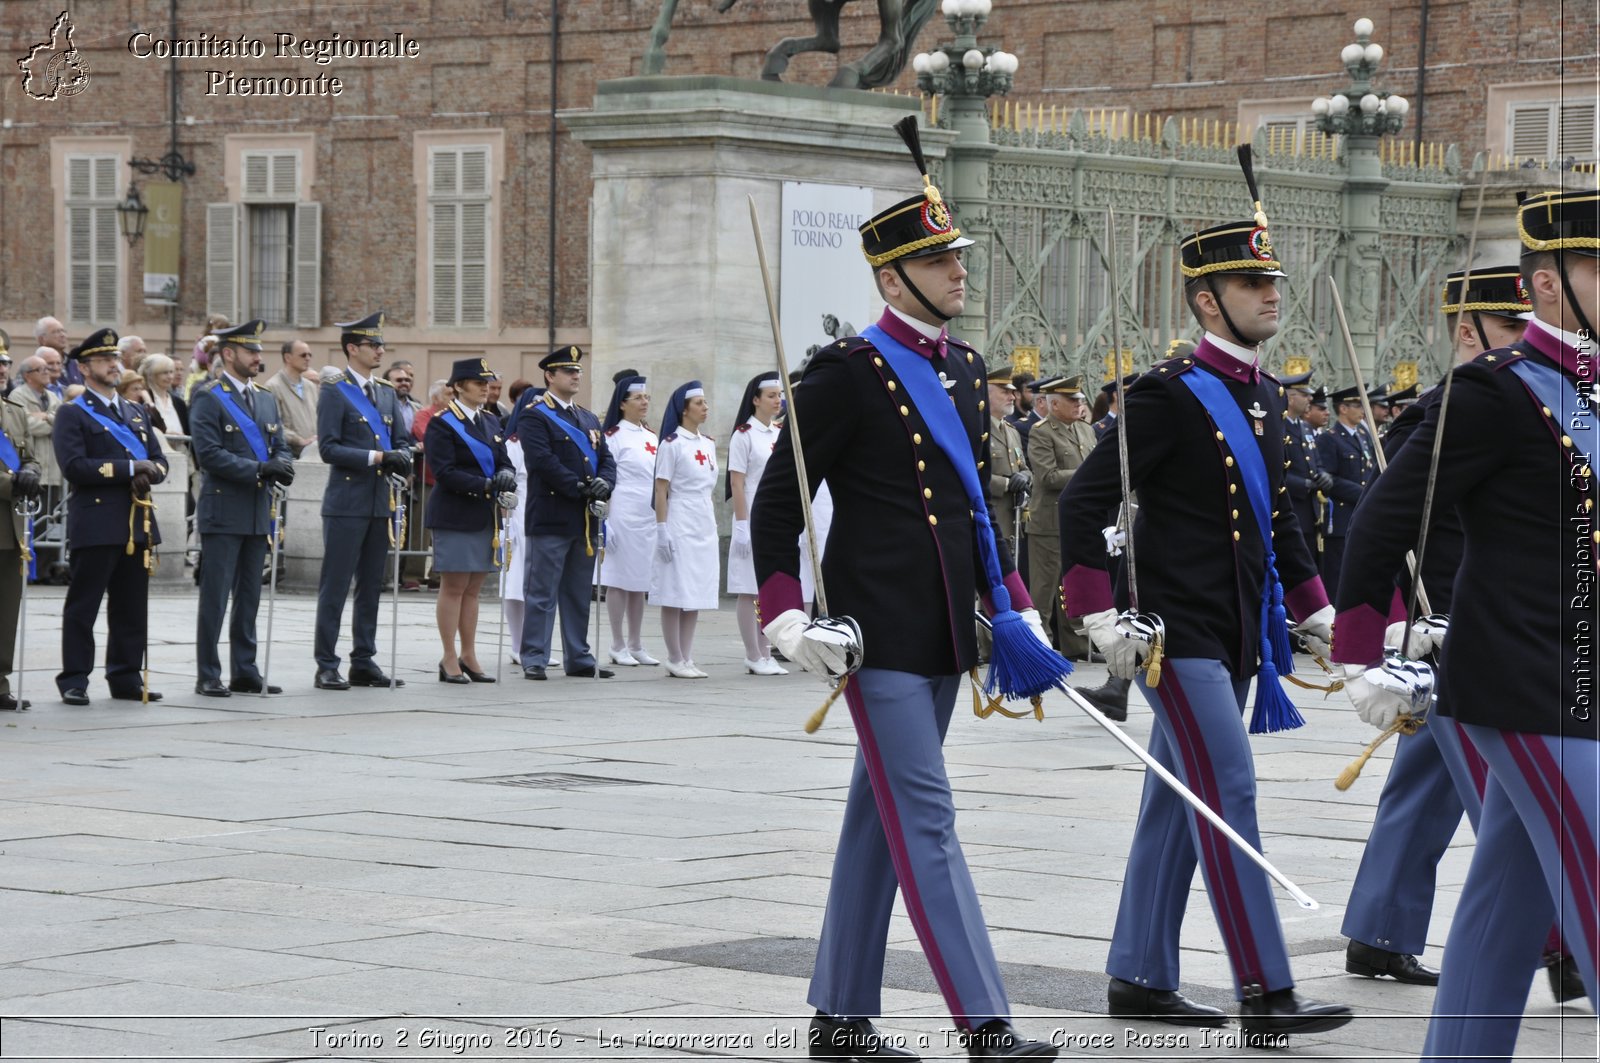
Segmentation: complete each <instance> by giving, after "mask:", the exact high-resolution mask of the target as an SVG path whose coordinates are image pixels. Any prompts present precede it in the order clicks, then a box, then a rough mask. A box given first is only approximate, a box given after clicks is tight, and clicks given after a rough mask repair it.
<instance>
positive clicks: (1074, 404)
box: [1028, 376, 1104, 660]
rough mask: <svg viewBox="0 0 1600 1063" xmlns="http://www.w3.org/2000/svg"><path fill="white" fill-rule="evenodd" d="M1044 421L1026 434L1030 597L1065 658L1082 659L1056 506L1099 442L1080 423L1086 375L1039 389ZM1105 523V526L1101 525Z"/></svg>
mask: <svg viewBox="0 0 1600 1063" xmlns="http://www.w3.org/2000/svg"><path fill="white" fill-rule="evenodd" d="M1035 390H1036V391H1037V392H1038V395H1039V399H1038V401H1039V402H1042V403H1044V404H1045V411H1044V412H1045V418H1044V420H1042V421H1040V422H1039V423H1038V424H1036V425H1034V426H1033V431H1032V432H1030V433H1029V435H1028V464H1029V465H1031V466H1032V467H1033V475H1034V487H1035V491H1034V495H1033V499H1032V501H1030V502H1029V504H1028V551H1029V553H1030V554H1032V557H1030V558H1029V559H1028V575H1029V577H1030V578H1031V580H1032V583H1031V585H1030V586H1029V587H1028V593H1029V596H1030V597H1032V598H1033V601H1034V604H1035V606H1039V605H1043V606H1044V608H1043V609H1040V610H1039V614H1040V615H1041V616H1043V617H1045V618H1046V620H1045V630H1046V631H1048V632H1050V633H1051V635H1052V636H1053V637H1054V638H1055V640H1056V648H1058V649H1059V650H1060V651H1061V653H1062V655H1063V656H1066V657H1072V658H1076V659H1078V660H1084V659H1086V658H1087V657H1088V656H1089V640H1088V639H1087V638H1085V637H1084V636H1083V635H1080V634H1078V633H1077V632H1075V631H1072V630H1070V629H1069V628H1068V625H1067V623H1066V615H1065V614H1064V613H1063V612H1062V610H1061V591H1060V588H1061V531H1060V526H1059V524H1058V522H1057V517H1056V512H1057V509H1056V503H1057V501H1059V500H1060V498H1061V492H1062V491H1063V490H1065V489H1066V486H1067V484H1068V483H1069V482H1071V480H1072V477H1073V475H1074V474H1075V473H1076V472H1077V471H1078V467H1079V466H1080V465H1082V464H1083V459H1084V458H1087V457H1088V456H1089V452H1090V451H1091V450H1093V449H1094V445H1095V442H1096V439H1095V434H1094V429H1093V428H1092V427H1091V426H1090V425H1089V424H1088V423H1086V422H1085V421H1084V420H1083V419H1082V415H1083V404H1084V401H1085V399H1087V397H1088V396H1087V395H1085V394H1084V391H1083V378H1082V377H1077V376H1075V377H1070V378H1069V377H1059V376H1058V377H1052V378H1051V379H1049V380H1041V381H1039V383H1038V384H1037V385H1036V389H1035ZM1102 523H1104V522H1102Z"/></svg>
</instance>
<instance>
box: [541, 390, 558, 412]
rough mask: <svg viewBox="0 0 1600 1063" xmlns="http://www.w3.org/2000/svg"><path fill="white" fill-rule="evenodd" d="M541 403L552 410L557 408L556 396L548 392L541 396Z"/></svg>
mask: <svg viewBox="0 0 1600 1063" xmlns="http://www.w3.org/2000/svg"><path fill="white" fill-rule="evenodd" d="M539 401H540V402H542V403H544V404H545V405H546V406H548V407H550V408H551V409H552V410H553V409H555V408H556V399H555V396H554V395H552V394H550V393H549V392H548V391H547V392H545V393H544V394H543V395H540V396H539Z"/></svg>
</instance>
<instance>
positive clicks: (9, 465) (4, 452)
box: [0, 432, 22, 472]
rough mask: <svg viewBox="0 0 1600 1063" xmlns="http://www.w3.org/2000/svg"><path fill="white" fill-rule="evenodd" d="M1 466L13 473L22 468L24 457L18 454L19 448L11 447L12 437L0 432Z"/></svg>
mask: <svg viewBox="0 0 1600 1063" xmlns="http://www.w3.org/2000/svg"><path fill="white" fill-rule="evenodd" d="M0 466H4V467H5V468H6V469H7V470H9V471H11V472H16V471H17V470H18V469H19V468H21V467H22V455H20V454H18V453H17V448H16V447H14V446H12V445H11V439H10V437H8V436H7V435H6V434H5V433H4V432H0Z"/></svg>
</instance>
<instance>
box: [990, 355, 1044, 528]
mask: <svg viewBox="0 0 1600 1063" xmlns="http://www.w3.org/2000/svg"><path fill="white" fill-rule="evenodd" d="M1016 397H1017V388H1016V385H1015V384H1013V383H1012V382H1011V374H1010V372H1009V371H1007V370H1006V369H1004V368H1000V369H995V370H993V371H991V372H990V373H989V454H990V461H989V479H988V488H989V489H988V496H989V508H990V509H992V510H994V519H995V521H996V523H995V526H994V530H995V532H996V534H998V535H999V536H1000V537H1001V538H1003V539H1005V541H1006V551H1007V552H1008V553H1010V554H1011V556H1012V557H1016V556H1017V506H1018V505H1019V504H1020V503H1021V500H1022V499H1024V498H1027V497H1028V493H1029V491H1031V490H1032V489H1033V473H1031V472H1029V471H1028V460H1027V455H1026V453H1025V452H1024V450H1023V444H1022V436H1021V435H1020V434H1018V432H1017V430H1016V429H1015V428H1013V427H1012V426H1011V417H1010V414H1011V409H1012V404H1013V403H1014V402H1015V401H1016Z"/></svg>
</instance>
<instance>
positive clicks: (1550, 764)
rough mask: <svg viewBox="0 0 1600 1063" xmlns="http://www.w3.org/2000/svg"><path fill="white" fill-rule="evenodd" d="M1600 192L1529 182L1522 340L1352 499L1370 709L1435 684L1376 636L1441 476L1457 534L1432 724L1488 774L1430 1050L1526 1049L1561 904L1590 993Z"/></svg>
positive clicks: (1486, 358)
mask: <svg viewBox="0 0 1600 1063" xmlns="http://www.w3.org/2000/svg"><path fill="white" fill-rule="evenodd" d="M1597 208H1600V195H1597V193H1595V192H1594V191H1582V192H1565V193H1563V192H1542V193H1539V194H1537V195H1533V196H1530V197H1528V198H1526V199H1524V200H1523V201H1522V203H1521V205H1520V207H1519V210H1518V217H1517V223H1518V224H1517V228H1518V231H1519V233H1520V235H1521V237H1522V246H1523V254H1522V260H1521V270H1520V273H1521V276H1522V278H1523V283H1524V285H1525V287H1526V289H1527V291H1528V293H1529V295H1530V297H1531V300H1532V303H1533V308H1534V314H1535V317H1534V320H1532V321H1530V322H1529V323H1528V325H1527V329H1526V331H1525V332H1524V334H1523V337H1522V339H1521V340H1520V341H1518V342H1517V343H1516V344H1515V345H1514V346H1513V347H1511V348H1510V349H1509V350H1507V349H1500V350H1490V351H1488V352H1486V353H1484V354H1482V355H1480V356H1479V357H1478V358H1476V359H1474V360H1473V361H1471V362H1469V363H1467V364H1465V365H1461V366H1457V367H1456V368H1455V369H1454V370H1452V376H1453V379H1452V381H1451V390H1450V396H1449V404H1448V407H1446V406H1445V404H1444V403H1443V402H1442V401H1441V403H1440V405H1439V406H1437V407H1434V408H1431V409H1429V410H1428V411H1427V413H1426V414H1425V415H1424V418H1423V421H1422V424H1421V425H1420V426H1419V427H1418V428H1417V430H1416V432H1415V434H1413V435H1412V437H1411V438H1410V440H1408V441H1407V443H1406V445H1405V446H1404V447H1402V448H1401V450H1400V452H1399V453H1398V454H1396V455H1395V459H1394V462H1393V464H1391V465H1390V466H1389V468H1388V470H1387V471H1386V472H1385V473H1384V474H1383V475H1382V476H1381V477H1379V478H1378V482H1377V484H1376V486H1375V487H1374V488H1373V492H1372V494H1373V497H1372V499H1371V504H1370V505H1363V506H1362V507H1361V509H1360V510H1359V511H1358V512H1357V514H1356V518H1355V521H1354V524H1353V525H1352V527H1351V529H1350V537H1349V542H1348V544H1347V552H1348V558H1347V570H1346V580H1345V584H1344V586H1343V587H1341V588H1340V592H1339V619H1338V624H1337V630H1338V641H1337V642H1336V644H1335V646H1334V653H1333V659H1334V660H1336V661H1340V662H1344V663H1345V664H1346V669H1345V690H1346V691H1347V692H1348V693H1349V694H1350V698H1351V700H1352V701H1353V702H1354V703H1355V705H1356V707H1357V709H1358V710H1359V711H1360V714H1361V718H1362V719H1363V720H1364V721H1365V722H1367V723H1370V724H1372V725H1373V726H1376V727H1379V728H1386V727H1388V726H1389V725H1391V724H1392V723H1393V722H1394V721H1395V720H1396V719H1397V718H1398V716H1399V714H1400V713H1402V712H1409V711H1411V708H1412V706H1413V705H1414V704H1415V703H1416V702H1417V701H1420V700H1422V699H1423V698H1425V697H1426V695H1427V684H1426V682H1425V681H1424V682H1422V683H1418V682H1417V681H1416V679H1415V676H1414V675H1408V674H1407V670H1406V669H1404V668H1400V667H1396V666H1393V665H1389V664H1387V663H1386V662H1385V659H1384V652H1383V641H1384V626H1385V623H1386V621H1387V619H1388V616H1387V614H1388V612H1389V602H1390V600H1391V598H1392V596H1393V593H1394V587H1393V580H1392V573H1394V572H1395V571H1397V570H1398V569H1399V568H1400V566H1401V565H1402V564H1403V559H1404V556H1405V552H1406V550H1407V549H1409V548H1411V547H1413V546H1415V544H1416V541H1417V534H1418V531H1419V529H1420V527H1421V524H1422V502H1423V498H1424V496H1425V494H1426V493H1427V492H1428V489H1429V486H1430V484H1429V481H1430V479H1432V480H1433V483H1432V490H1433V498H1432V503H1433V511H1434V512H1435V513H1437V512H1440V511H1443V512H1450V511H1452V510H1454V511H1455V513H1456V514H1457V515H1458V516H1459V518H1460V520H1461V527H1462V534H1463V536H1464V548H1463V552H1462V560H1461V566H1460V568H1459V570H1458V571H1457V572H1456V575H1455V584H1454V600H1453V602H1452V603H1451V608H1452V610H1453V612H1452V614H1451V619H1450V625H1449V631H1448V633H1447V634H1446V635H1445V640H1444V658H1443V665H1442V668H1441V672H1440V679H1441V682H1440V686H1439V697H1438V702H1437V706H1436V708H1435V709H1434V712H1436V713H1439V714H1443V715H1440V716H1436V717H1434V718H1433V719H1431V720H1430V721H1429V727H1430V728H1433V727H1439V726H1441V725H1453V726H1454V727H1455V728H1456V729H1457V731H1458V732H1459V733H1460V734H1461V735H1463V736H1464V737H1465V738H1466V739H1467V740H1468V741H1469V742H1470V744H1471V745H1472V747H1473V748H1474V749H1475V750H1476V751H1477V754H1478V755H1479V756H1480V757H1481V758H1482V762H1483V768H1484V770H1485V773H1486V775H1485V782H1484V792H1483V811H1482V813H1481V815H1480V818H1479V822H1478V844H1477V848H1476V850H1475V851H1474V853H1473V857H1472V866H1471V868H1470V869H1469V870H1468V872H1467V879H1466V883H1465V884H1464V885H1463V887H1462V890H1461V897H1460V901H1459V903H1458V904H1457V906H1456V914H1455V919H1454V920H1453V921H1452V923H1451V927H1450V936H1449V939H1448V940H1447V941H1446V943H1445V952H1444V964H1443V971H1442V973H1441V976H1440V980H1439V989H1438V992H1437V994H1436V995H1435V997H1434V1011H1433V1019H1432V1021H1431V1022H1429V1024H1428V1035H1427V1041H1426V1042H1425V1044H1424V1046H1423V1052H1424V1054H1425V1056H1426V1057H1427V1058H1428V1059H1439V1060H1459V1059H1466V1058H1472V1059H1509V1058H1511V1056H1512V1054H1513V1052H1514V1050H1515V1046H1516V1040H1517V1031H1518V1027H1519V1025H1520V1017H1521V1014H1522V1010H1523V1008H1524V1007H1525V1005H1526V1004H1527V1000H1528V984H1529V982H1530V981H1531V980H1532V978H1533V972H1534V971H1535V969H1536V968H1537V966H1538V961H1539V954H1540V949H1541V945H1542V943H1543V942H1544V940H1545V937H1546V935H1547V933H1548V931H1549V928H1550V923H1551V920H1552V918H1554V919H1556V920H1557V922H1558V924H1559V926H1560V928H1561V932H1562V935H1563V937H1564V938H1565V939H1566V942H1567V944H1568V946H1569V947H1570V948H1571V950H1572V954H1573V961H1574V963H1575V964H1576V966H1577V969H1578V971H1579V973H1580V974H1581V976H1582V980H1583V983H1584V986H1585V988H1586V989H1587V992H1588V995H1589V998H1590V999H1591V1000H1594V999H1596V991H1597V990H1600V983H1597V980H1596V970H1595V957H1596V953H1597V951H1600V925H1597V924H1600V898H1597V896H1596V878H1595V868H1596V856H1595V854H1596V852H1597V850H1600V794H1597V791H1596V787H1595V780H1596V778H1597V777H1600V741H1597V739H1600V727H1597V723H1596V721H1597V719H1600V717H1597V714H1596V713H1595V711H1594V696H1593V691H1594V688H1593V683H1592V679H1591V677H1592V673H1593V662H1594V654H1595V649H1594V645H1595V620H1596V605H1595V602H1596V598H1595V583H1596V580H1597V578H1600V568H1597V563H1596V555H1597V550H1596V544H1597V543H1600V535H1597V534H1596V532H1595V531H1594V527H1595V519H1594V508H1595V495H1596V493H1597V492H1596V481H1595V477H1594V472H1593V459H1594V455H1595V453H1596V449H1597V447H1600V428H1597V427H1596V423H1595V422H1596V418H1597V412H1596V401H1595V400H1596V384H1595V378H1596V370H1595V354H1594V342H1595V340H1594V324H1595V322H1596V321H1597V320H1600V258H1597V256H1600V210H1597ZM1446 415H1448V416H1446ZM1441 421H1443V422H1444V428H1443V432H1442V438H1441V432H1440V422H1441ZM1435 440H1438V443H1437V444H1436V442H1435ZM1435 446H1437V447H1438V453H1439V461H1438V469H1437V474H1436V476H1435V475H1434V474H1432V473H1431V469H1432V464H1433V461H1432V459H1433V454H1434V449H1435ZM1430 548H1431V544H1430ZM1430 589H1431V585H1430ZM1508 662H1509V664H1508Z"/></svg>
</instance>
